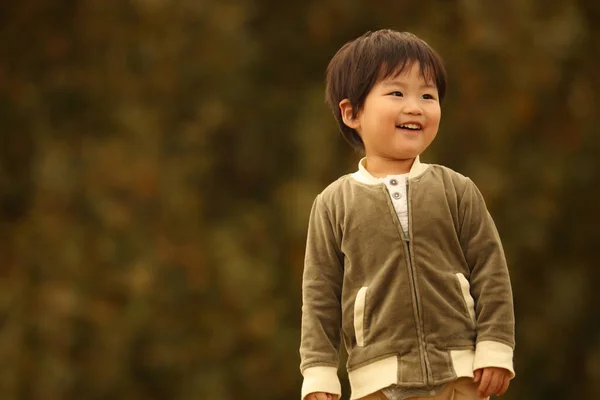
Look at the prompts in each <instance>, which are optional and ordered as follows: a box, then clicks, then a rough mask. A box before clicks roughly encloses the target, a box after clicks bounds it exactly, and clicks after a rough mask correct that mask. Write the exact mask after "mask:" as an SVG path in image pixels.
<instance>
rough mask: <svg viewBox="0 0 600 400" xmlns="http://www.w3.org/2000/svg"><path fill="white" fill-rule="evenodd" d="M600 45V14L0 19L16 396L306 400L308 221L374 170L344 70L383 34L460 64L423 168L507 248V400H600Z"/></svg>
mask: <svg viewBox="0 0 600 400" xmlns="http://www.w3.org/2000/svg"><path fill="white" fill-rule="evenodd" d="M599 27H600V3H599V2H597V1H595V0H579V1H577V0H548V1H541V0H539V1H535V0H505V1H495V2H492V1H489V2H482V1H475V0H450V1H441V0H438V1H434V0H427V1H424V0H420V1H417V0H405V1H397V0H395V1H391V0H381V1H376V2H375V1H373V2H367V1H366V0H362V1H361V0H344V1H340V0H320V1H314V0H308V1H291V2H282V1H272V0H252V1H251V0H239V1H233V0H218V1H217V0H199V1H198V0H175V1H165V0H128V1H107V0H87V1H82V0H60V1H59V0H21V1H3V2H2V3H1V4H0V140H1V144H0V360H2V363H1V364H0V398H2V399H44V400H45V399H48V400H54V399H132V400H135V399H215V400H230V399H231V400H233V399H262V400H280V399H281V400H282V399H294V398H298V396H299V390H300V385H301V377H300V373H299V369H298V364H299V356H298V345H299V337H300V332H299V329H300V307H301V296H300V287H301V274H302V262H303V252H304V241H305V235H306V232H305V231H306V224H307V220H308V213H309V211H310V206H311V204H312V201H313V199H314V197H315V196H316V194H317V193H318V192H320V190H322V189H323V188H324V187H325V186H326V185H327V184H328V183H329V182H331V181H332V180H334V179H335V178H337V177H338V176H340V175H342V174H345V173H347V172H351V171H353V170H354V168H355V167H356V162H357V160H358V157H357V155H356V154H354V153H353V152H352V150H351V149H350V148H349V147H348V146H347V145H346V144H345V142H344V141H343V139H342V138H341V136H340V135H339V134H338V132H337V127H336V125H335V121H334V119H333V117H332V115H331V113H330V111H329V110H328V109H327V108H326V106H325V104H324V100H323V98H324V93H323V91H324V84H323V81H324V70H325V67H326V66H327V63H328V61H329V59H330V58H331V57H332V56H333V54H334V53H335V51H336V50H337V49H338V48H339V47H340V46H341V45H342V44H343V43H345V42H346V41H348V40H350V39H352V38H354V37H356V36H359V35H360V34H362V33H364V32H365V31H367V30H375V29H379V28H394V29H398V30H408V31H411V32H414V33H416V34H417V35H419V36H421V37H423V38H424V39H425V40H427V41H428V42H429V43H430V44H431V45H432V46H433V47H434V48H436V49H437V50H438V51H439V53H440V54H441V55H442V57H443V58H444V59H445V62H446V66H447V69H448V72H449V92H448V96H447V99H446V101H445V103H444V105H443V117H442V125H441V129H440V134H439V135H438V138H437V139H436V141H435V142H434V144H433V146H432V147H431V148H430V149H429V150H428V151H427V153H426V154H425V155H424V156H423V159H424V161H426V162H434V163H440V164H445V165H448V166H450V167H452V168H454V169H456V170H458V171H460V172H462V173H464V174H465V175H468V176H470V177H472V179H473V180H474V181H475V182H476V183H477V184H478V186H479V187H480V189H481V191H482V192H483V193H484V196H485V197H486V200H487V202H488V206H489V208H490V210H491V212H492V214H493V215H494V217H495V219H496V222H497V225H498V229H499V231H500V233H501V235H502V237H503V240H504V245H505V250H506V253H507V257H508V259H509V262H510V269H511V274H512V280H513V287H514V293H515V307H516V312H517V314H516V315H517V351H516V358H515V364H516V369H517V379H515V380H514V381H513V383H512V386H511V388H510V390H509V392H508V394H507V395H505V396H504V397H505V398H506V399H528V400H535V399H548V398H552V399H575V398H587V399H595V398H600V384H599V382H600V318H599V317H600V315H599V314H600V313H599V310H598V304H600V294H599V293H600V291H599V290H598V287H599V286H600V271H599V270H598V246H599V243H600V242H599V239H600V235H599V233H598V225H599V222H600V212H599V211H598V210H599V209H598V205H599V201H600V187H599V186H598V184H599V172H600V160H599V159H598V154H599V151H600V136H599V131H598V126H600V117H599V113H598V108H599V105H600V98H599V96H598V89H599V88H600V74H599V73H598V72H599V71H600V28H599ZM340 375H341V377H342V379H343V380H344V385H345V389H346V396H347V382H346V377H345V374H344V372H343V369H342V370H341V371H340ZM344 398H347V397H344Z"/></svg>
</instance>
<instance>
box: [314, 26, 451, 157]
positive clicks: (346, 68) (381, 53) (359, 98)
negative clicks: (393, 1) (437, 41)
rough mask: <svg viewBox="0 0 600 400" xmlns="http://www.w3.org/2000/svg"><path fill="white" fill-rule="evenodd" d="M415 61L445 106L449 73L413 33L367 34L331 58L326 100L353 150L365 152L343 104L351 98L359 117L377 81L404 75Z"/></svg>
mask: <svg viewBox="0 0 600 400" xmlns="http://www.w3.org/2000/svg"><path fill="white" fill-rule="evenodd" d="M412 62H418V63H419V66H420V68H421V74H422V75H423V78H425V80H426V81H428V82H431V83H434V84H435V86H436V87H437V90H438V95H439V99H440V103H441V102H442V100H443V99H444V96H445V94H446V71H445V69H444V65H443V62H442V59H441V57H440V56H439V55H438V54H437V53H436V51H435V50H433V49H432V48H431V47H430V46H429V45H428V44H427V43H426V42H425V41H423V40H422V39H420V38H418V37H417V36H415V35H413V34H412V33H408V32H397V31H393V30H389V29H384V30H379V31H376V32H367V33H365V34H364V35H362V36H361V37H359V38H357V39H355V40H352V41H350V42H348V43H346V44H345V45H344V46H343V47H342V48H341V49H340V50H338V52H337V53H336V54H335V56H334V57H333V58H332V59H331V61H330V62H329V66H328V67H327V79H326V89H325V98H326V100H327V103H328V104H329V106H330V107H331V109H332V110H333V114H334V116H335V119H336V120H337V122H338V125H339V126H340V129H341V131H342V136H344V138H345V139H346V140H347V141H348V143H350V144H351V145H352V147H354V148H355V149H357V150H360V151H364V144H363V141H362V139H361V138H360V136H359V135H358V133H357V132H356V131H355V130H354V129H352V128H350V127H348V126H347V125H346V124H344V121H343V120H342V113H341V111H340V107H339V103H340V102H341V101H342V100H344V99H348V100H349V101H350V104H352V113H353V116H354V117H356V116H357V114H358V112H359V111H361V110H362V108H363V106H364V103H365V99H366V97H367V95H368V94H369V92H370V91H371V89H372V88H373V86H374V85H375V84H376V83H377V82H379V81H381V80H384V79H387V78H389V77H390V76H397V75H399V74H401V73H402V72H403V71H404V70H405V69H406V68H407V67H410V66H411V64H412Z"/></svg>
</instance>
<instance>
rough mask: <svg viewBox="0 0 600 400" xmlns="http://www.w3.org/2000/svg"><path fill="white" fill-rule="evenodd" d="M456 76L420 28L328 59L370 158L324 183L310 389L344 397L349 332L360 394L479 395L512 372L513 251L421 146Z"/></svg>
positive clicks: (317, 229) (312, 227) (313, 397)
mask: <svg viewBox="0 0 600 400" xmlns="http://www.w3.org/2000/svg"><path fill="white" fill-rule="evenodd" d="M445 91H446V73H445V70H444V67H443V65H442V61H441V59H440V57H439V56H438V54H437V53H436V52H435V51H434V50H433V49H431V48H430V47H429V46H428V45H427V44H426V43H425V42H424V41H422V40H421V39H419V38H417V37H416V36H414V35H412V34H410V33H400V32H395V31H391V30H383V31H377V32H373V33H371V32H369V33H367V34H365V35H363V36H362V37H360V38H358V39H356V40H354V41H351V42H349V43H347V44H346V45H345V46H343V47H342V48H341V49H340V50H339V51H338V53H337V54H336V55H335V56H334V58H333V59H332V60H331V62H330V64H329V67H328V69H327V101H328V103H329V105H330V106H331V107H332V109H333V112H334V115H335V117H336V119H337V122H338V124H339V126H340V128H341V131H342V134H343V136H344V137H345V138H346V139H347V141H348V142H349V143H350V144H351V145H353V146H354V147H355V148H358V149H360V150H363V151H364V153H365V157H364V158H363V159H362V160H361V161H360V163H359V165H358V171H357V172H355V173H353V174H349V175H345V176H343V177H341V178H340V179H338V180H337V181H335V182H334V183H332V184H331V185H329V186H328V187H327V188H326V189H325V190H324V191H323V192H322V193H320V194H319V195H318V196H317V198H316V200H315V202H314V205H313V208H312V211H311V215H310V222H309V228H308V238H307V248H306V259H305V266H304V276H303V306H302V339H301V347H300V355H301V359H302V360H301V365H300V369H301V371H302V374H303V376H304V383H303V386H302V398H303V399H306V400H326V399H327V400H333V399H337V398H338V397H339V396H340V395H341V385H340V382H339V379H338V377H337V368H338V350H339V346H340V342H341V339H343V340H344V344H345V346H346V349H347V352H348V362H347V370H348V377H349V380H350V385H351V389H352V394H351V397H350V399H352V400H355V399H369V400H375V399H381V400H383V399H392V400H397V399H408V398H411V399H415V398H418V399H421V398H428V399H447V400H450V399H454V400H462V399H465V400H466V399H480V398H485V397H488V396H491V395H492V394H497V395H500V394H502V393H504V392H505V391H506V390H507V388H508V385H509V381H510V379H512V378H513V377H514V371H513V365H512V364H513V363H512V358H513V349H514V315H513V304H512V292H511V286H510V279H509V274H508V270H507V266H506V260H505V257H504V253H503V250H502V245H501V243H500V238H499V237H498V233H497V231H496V228H495V226H494V222H493V221H492V218H491V216H490V214H489V213H488V211H487V209H486V206H485V203H484V200H483V198H482V196H481V194H480V192H479V190H478V189H477V188H476V186H475V184H474V183H473V182H472V181H471V180H470V179H469V178H466V177H464V176H463V175H460V174H459V173H457V172H454V171H452V170H451V169H449V168H446V167H443V166H440V165H434V164H431V165H428V164H424V163H421V161H420V160H419V155H420V154H421V153H422V152H423V151H424V150H425V149H426V148H427V147H428V146H429V145H430V144H431V142H432V141H433V139H434V138H435V136H436V134H437V131H438V126H439V123H440V114H441V111H440V103H441V101H442V100H443V98H444V94H445Z"/></svg>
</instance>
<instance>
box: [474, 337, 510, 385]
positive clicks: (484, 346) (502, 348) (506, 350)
mask: <svg viewBox="0 0 600 400" xmlns="http://www.w3.org/2000/svg"><path fill="white" fill-rule="evenodd" d="M487 367H496V368H504V369H506V370H508V371H509V372H510V379H512V378H514V377H515V370H514V367H513V349H512V348H511V347H510V346H507V345H505V344H504V343H500V342H494V341H491V340H482V341H481V342H479V343H477V346H476V347H475V360H474V361H473V370H474V371H475V370H478V369H480V368H487Z"/></svg>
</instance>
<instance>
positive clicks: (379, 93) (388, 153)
mask: <svg viewBox="0 0 600 400" xmlns="http://www.w3.org/2000/svg"><path fill="white" fill-rule="evenodd" d="M342 103H343V102H342ZM342 103H340V107H342ZM342 115H344V109H343V108H342ZM440 118H441V108H440V103H439V97H438V91H437V89H436V88H435V86H434V85H433V84H432V83H431V82H427V81H426V80H425V79H424V78H423V76H421V71H420V67H419V63H418V62H413V63H412V65H407V68H406V69H405V70H404V71H403V72H402V73H401V74H400V75H398V76H396V77H389V78H387V79H385V80H382V81H379V82H377V83H376V84H375V85H374V86H373V89H371V91H370V92H369V94H368V95H367V97H366V99H365V103H364V106H363V109H362V110H361V111H359V113H358V115H357V116H356V118H354V119H351V120H350V121H348V122H346V118H344V122H346V124H347V125H348V126H350V127H351V128H354V129H355V130H356V131H357V132H358V134H359V135H360V137H361V138H362V140H363V143H364V145H365V152H366V156H367V157H382V158H385V159H389V160H406V159H411V158H415V157H417V156H418V155H419V154H421V153H422V152H423V151H424V150H425V149H426V148H427V147H428V146H429V145H430V144H431V142H432V141H433V139H434V138H435V136H436V135H437V131H438V127H439V124H440ZM350 124H353V125H354V126H352V125H350Z"/></svg>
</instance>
